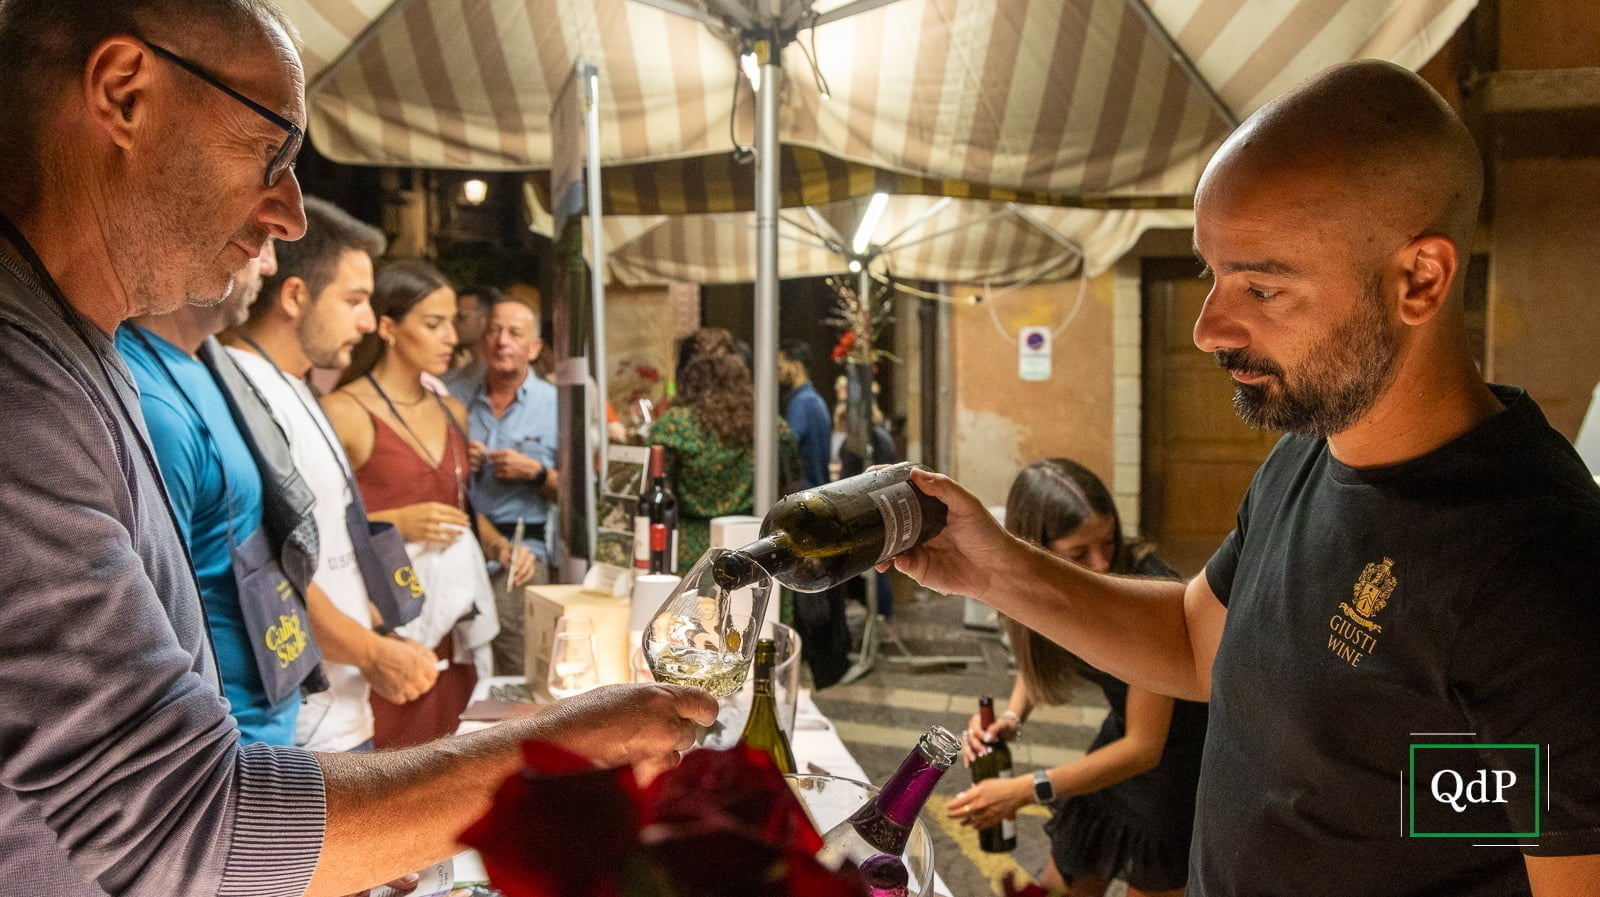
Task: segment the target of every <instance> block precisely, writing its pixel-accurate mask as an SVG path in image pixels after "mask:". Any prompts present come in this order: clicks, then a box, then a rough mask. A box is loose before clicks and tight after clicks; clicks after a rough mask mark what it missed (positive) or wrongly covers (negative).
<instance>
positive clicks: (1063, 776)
mask: <svg viewBox="0 0 1600 897" xmlns="http://www.w3.org/2000/svg"><path fill="white" fill-rule="evenodd" d="M1005 525H1006V529H1007V530H1009V531H1011V532H1012V533H1013V534H1015V535H1017V536H1019V537H1021V538H1023V539H1026V540H1028V541H1030V542H1033V543H1034V544H1036V545H1040V546H1043V547H1044V548H1045V549H1046V550H1048V551H1051V552H1053V553H1055V554H1057V555H1060V556H1061V557H1064V558H1066V559H1067V560H1069V561H1072V562H1073V563H1076V564H1079V565H1081V566H1084V567H1087V568H1089V569H1090V570H1094V571H1095V572H1097V573H1120V574H1125V575H1132V576H1148V577H1155V578H1162V579H1176V578H1177V572H1176V571H1174V570H1173V569H1172V568H1171V567H1169V566H1167V565H1166V564H1165V563H1163V562H1162V561H1161V559H1160V558H1157V557H1156V556H1155V554H1154V552H1153V551H1151V550H1150V548H1149V547H1148V546H1140V545H1133V544H1129V543H1128V542H1127V541H1125V540H1124V539H1123V536H1122V520H1121V517H1120V515H1119V514H1118V513H1117V506H1116V502H1114V501H1113V500H1112V498H1111V493H1110V492H1109V491H1108V490H1107V489H1106V487H1105V484H1104V483H1103V482H1101V481H1100V478H1099V477H1097V476H1095V475H1094V474H1093V473H1091V472H1090V471H1089V470H1088V469H1087V468H1085V467H1084V466H1083V465H1081V464H1078V463H1076V462H1073V461H1069V460H1067V459H1065V458H1049V459H1046V460H1043V461H1035V462H1034V463H1032V464H1029V465H1028V466H1027V467H1025V468H1023V469H1022V471H1021V472H1020V473H1018V474H1017V477H1016V479H1015V480H1013V481H1012V483H1011V493H1010V495H1008V496H1007V498H1006V519H1005ZM1005 625H1006V628H1007V632H1008V634H1009V635H1010V637H1011V647H1012V650H1013V651H1014V652H1015V653H1016V657H1017V673H1018V675H1017V678H1016V681H1015V683H1014V684H1013V686H1012V690H1011V700H1010V702H1009V704H1008V706H1007V709H1006V711H1005V712H1004V713H1003V714H1002V715H1001V716H1000V717H999V718H998V719H996V720H995V723H994V726H992V727H991V728H990V729H989V730H988V731H987V732H984V731H979V722H978V717H977V716H976V715H975V716H973V718H972V721H971V723H970V724H969V726H968V729H967V746H966V760H967V762H968V763H969V764H970V763H971V762H972V760H973V759H974V758H975V757H977V756H978V754H980V753H982V752H983V751H985V750H986V747H985V741H987V742H989V743H991V744H992V743H993V742H994V740H995V739H997V738H998V739H1003V740H1006V741H1012V740H1015V739H1016V738H1017V736H1018V735H1020V734H1021V731H1022V724H1023V723H1024V722H1026V721H1027V719H1028V714H1029V713H1030V712H1032V710H1033V708H1034V707H1035V706H1037V705H1039V704H1065V703H1067V702H1068V701H1069V700H1071V697H1072V690H1073V686H1074V684H1075V683H1076V682H1077V681H1078V680H1079V679H1087V680H1088V681H1090V682H1092V683H1094V684H1095V685H1097V686H1099V687H1100V690H1101V691H1102V692H1103V693H1104V694H1105V698H1106V702H1107V703H1109V704H1110V705H1111V712H1110V713H1109V714H1108V715H1107V716H1106V719H1105V722H1104V723H1103V724H1102V725H1101V726H1100V733H1099V735H1097V736H1096V737H1095V739H1094V741H1093V743H1091V744H1090V745H1089V750H1088V752H1087V753H1085V754H1084V755H1083V757H1082V758H1080V759H1078V760H1075V761H1073V762H1071V763H1066V764H1063V765H1061V766H1057V767H1054V768H1052V769H1048V770H1043V771H1042V774H1043V776H1044V779H1045V781H1044V782H1037V781H1036V780H1035V779H1034V778H1030V777H1027V776H1019V777H1013V778H1010V779H998V778H996V779H985V780H984V781H982V782H979V783H977V784H976V785H974V786H973V787H971V788H969V789H967V790H966V791H963V792H962V793H961V794H960V795H959V796H958V797H957V798H956V799H955V800H953V801H951V802H950V807H949V813H950V815H951V816H952V817H956V818H960V819H961V820H962V821H963V823H965V824H967V825H971V826H973V827H976V828H987V827H989V826H992V825H995V824H996V823H998V822H1000V821H1001V820H1004V819H1011V818H1014V817H1015V816H1016V813H1017V811H1018V810H1019V809H1021V808H1022V807H1023V806H1026V805H1027V804H1030V803H1034V802H1035V801H1036V795H1037V794H1038V793H1039V791H1049V792H1050V793H1051V794H1053V796H1054V799H1053V800H1052V801H1050V803H1051V818H1050V821H1049V822H1048V823H1046V824H1045V831H1046V832H1047V833H1048V834H1049V836H1050V862H1049V866H1048V867H1047V869H1046V871H1045V880H1044V884H1045V885H1046V886H1047V887H1049V888H1051V889H1053V890H1061V891H1065V892H1066V893H1067V894H1070V895H1072V897H1101V895H1102V894H1104V893H1105V890H1106V886H1107V885H1108V884H1109V883H1110V882H1111V881H1112V880H1113V879H1116V878H1121V879H1124V880H1125V881H1127V883H1128V893H1129V894H1130V895H1133V897H1141V895H1149V897H1157V895H1160V897H1167V895H1180V894H1182V893H1183V887H1184V884H1185V882H1186V880H1187V877H1188V867H1189V839H1190V835H1191V833H1192V826H1193V819H1194V795H1195V788H1196V786H1197V785H1198V783H1199V777H1200V753H1201V749H1202V748H1203V746H1204V743H1205V732H1206V705H1205V704H1197V703H1194V702H1191V701H1176V700H1174V699H1172V698H1169V697H1166V696H1163V695H1157V694H1154V693H1152V692H1147V691H1144V690H1143V689H1139V688H1134V687H1132V686H1130V685H1128V684H1127V683H1125V682H1122V681H1121V680H1119V679H1116V678H1114V677H1112V676H1110V675H1107V674H1106V673H1103V672H1101V671H1100V670H1097V669H1095V668H1094V667H1091V666H1089V665H1088V664H1086V663H1084V662H1083V661H1081V660H1079V659H1078V658H1077V657H1075V656H1074V655H1072V654H1070V653H1069V652H1067V651H1066V650H1065V649H1064V648H1062V647H1060V646H1059V645H1057V644H1055V643H1054V642H1052V641H1050V640H1049V639H1046V638H1044V637H1043V636H1041V635H1039V634H1038V633H1036V632H1033V631H1032V630H1030V629H1027V628H1026V627H1024V626H1022V625H1020V624H1018V623H1017V622H1015V621H1013V620H1006V621H1005ZM1046 783H1047V784H1046Z"/></svg>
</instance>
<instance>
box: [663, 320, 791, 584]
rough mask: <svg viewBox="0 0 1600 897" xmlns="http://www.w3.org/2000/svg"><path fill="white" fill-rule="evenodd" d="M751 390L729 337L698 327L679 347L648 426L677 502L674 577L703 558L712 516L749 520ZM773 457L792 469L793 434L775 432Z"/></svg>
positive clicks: (751, 499)
mask: <svg viewBox="0 0 1600 897" xmlns="http://www.w3.org/2000/svg"><path fill="white" fill-rule="evenodd" d="M754 438H755V387H754V385H753V384H752V383H751V378H750V368H749V366H748V365H746V364H745V361H744V359H743V358H742V357H740V355H739V351H738V345H737V344H736V343H735V342H734V339H733V334H731V333H729V332H728V331H726V330H724V329H722V328H720V327H703V328H701V329H699V330H696V331H695V332H694V333H692V334H690V335H689V336H687V337H685V338H684V341H683V344H682V345H681V346H680V347H679V365H678V394H677V398H676V399H675V400H674V402H673V405H672V407H671V408H669V409H667V411H665V412H664V413H663V414H662V415H661V417H659V418H657V419H656V422H655V423H654V424H652V425H651V427H650V437H649V439H648V440H647V442H648V444H650V445H664V446H666V447H667V448H668V450H669V451H668V452H667V480H668V482H669V483H670V485H671V487H672V491H673V494H674V495H675V496H676V497H677V499H678V571H677V572H680V573H681V572H685V571H687V570H688V569H689V568H690V567H692V566H694V562H695V561H697V560H699V559H700V556H701V555H702V554H704V553H705V551H706V548H707V546H708V545H709V544H710V540H711V518H713V517H721V516H723V515H726V514H749V513H750V512H751V511H752V509H753V508H754V492H755V451H754V446H753V442H754ZM779 440H780V446H779V453H780V456H783V457H784V458H786V459H788V460H789V461H790V462H792V463H789V464H785V465H781V466H784V467H785V468H787V467H798V458H799V452H798V450H797V449H796V448H795V444H794V436H793V435H791V434H790V433H789V432H788V430H787V428H786V427H782V426H781V425H780V427H779Z"/></svg>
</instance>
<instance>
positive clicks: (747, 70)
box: [739, 50, 761, 93]
mask: <svg viewBox="0 0 1600 897" xmlns="http://www.w3.org/2000/svg"><path fill="white" fill-rule="evenodd" d="M739 71H741V72H744V76H745V78H746V80H748V81H749V82H750V89H751V90H753V91H755V92H756V93H760V92H761V63H760V62H758V61H757V60H756V54H755V51H754V50H746V51H745V52H743V53H740V54H739Z"/></svg>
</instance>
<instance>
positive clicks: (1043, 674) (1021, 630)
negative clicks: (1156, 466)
mask: <svg viewBox="0 0 1600 897" xmlns="http://www.w3.org/2000/svg"><path fill="white" fill-rule="evenodd" d="M1095 515H1105V516H1109V517H1110V518H1111V522H1112V539H1113V540H1114V542H1115V545H1114V548H1113V551H1112V555H1111V572H1113V573H1128V572H1131V571H1132V569H1133V565H1134V558H1133V557H1132V555H1133V554H1134V552H1133V551H1131V550H1130V546H1129V545H1128V544H1127V543H1126V542H1125V541H1123V538H1122V518H1121V517H1120V516H1119V515H1118V514H1117V503H1116V502H1115V501H1113V500H1112V498H1111V492H1110V490H1108V489H1106V484H1105V483H1103V482H1101V481H1100V478H1099V477H1097V476H1095V475H1094V473H1093V472H1091V471H1090V470H1089V469H1088V468H1087V467H1084V466H1083V465H1082V464H1079V463H1077V462H1076V461H1069V460H1067V459H1066V458H1046V459H1044V460H1042V461H1035V462H1033V463H1032V464H1029V465H1028V466H1027V467H1024V468H1022V470H1021V471H1019V472H1018V473H1017V476H1016V479H1014V480H1012V481H1011V492H1010V494H1008V495H1007V496H1006V529H1007V530H1009V531H1010V532H1011V533H1012V534H1013V535H1015V536H1018V537H1020V538H1022V539H1026V540H1027V541H1029V542H1032V543H1033V544H1035V545H1038V546H1041V547H1048V546H1049V545H1050V543H1051V542H1054V541H1055V540H1057V539H1059V538H1061V537H1062V536H1067V535H1071V534H1072V532H1073V531H1074V530H1076V529H1077V528H1078V527H1080V526H1082V525H1083V524H1084V522H1085V521H1087V520H1088V519H1089V518H1090V517H1092V516H1095ZM1005 625H1006V630H1007V632H1008V633H1009V634H1010V636H1011V650H1012V652H1013V653H1015V654H1016V656H1017V674H1018V675H1020V676H1021V677H1022V680H1023V682H1025V683H1026V684H1027V686H1028V694H1029V695H1031V696H1032V697H1033V699H1034V700H1035V701H1037V702H1038V703H1041V704H1065V703H1067V701H1069V700H1070V699H1071V694H1072V688H1071V686H1072V683H1073V680H1074V679H1075V678H1076V674H1077V673H1079V672H1080V671H1082V669H1083V667H1084V663H1083V661H1081V660H1079V659H1078V658H1077V657H1076V656H1075V655H1073V654H1072V653H1071V652H1070V651H1068V650H1066V649H1065V648H1063V647H1061V646H1060V645H1058V644H1056V643H1055V642H1052V641H1050V640H1049V639H1047V638H1045V637H1044V636H1042V635H1040V634H1039V633H1037V632H1034V631H1033V630H1031V629H1029V628H1027V627H1026V626H1023V625H1022V624H1021V623H1018V622H1017V621H1015V620H1012V619H1006V620H1005Z"/></svg>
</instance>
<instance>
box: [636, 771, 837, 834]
mask: <svg viewBox="0 0 1600 897" xmlns="http://www.w3.org/2000/svg"><path fill="white" fill-rule="evenodd" d="M645 799H646V803H648V804H649V805H650V807H651V809H650V811H649V815H648V817H647V822H646V824H650V823H673V824H679V825H706V824H711V825H719V826H724V827H727V828H729V829H732V830H734V831H743V832H748V833H749V834H750V835H751V836H752V837H754V838H756V839H757V840H759V841H760V842H761V843H762V844H767V845H770V846H774V847H779V848H783V847H797V848H799V849H802V850H805V851H806V852H808V853H816V852H817V851H818V850H821V849H822V838H821V836H819V835H818V834H817V831H816V829H815V828H813V827H812V826H811V819H810V817H808V816H806V811H805V808H804V807H802V806H801V805H800V801H799V800H797V799H796V798H795V796H794V792H793V791H790V790H789V785H788V783H787V782H785V781H784V780H783V775H782V774H781V773H779V772H778V768H777V767H776V766H774V765H773V763H772V758H771V757H769V756H767V755H766V754H765V753H763V752H761V751H757V750H753V749H751V748H749V747H747V746H745V745H736V746H734V747H732V748H729V749H728V750H725V751H704V750H702V751H690V752H689V753H688V754H685V755H684V757H683V762H682V763H681V764H679V765H678V767H677V768H676V769H673V770H672V771H671V772H670V773H669V774H667V775H664V776H661V777H659V778H657V779H656V780H655V781H654V782H652V783H651V785H650V787H649V789H648V790H647V791H646V794H645Z"/></svg>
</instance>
